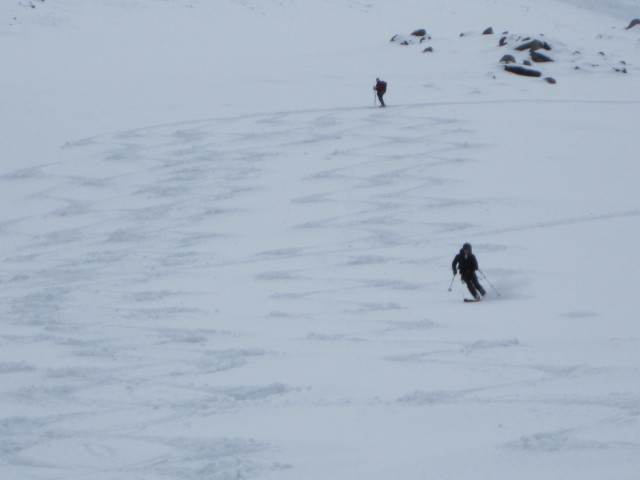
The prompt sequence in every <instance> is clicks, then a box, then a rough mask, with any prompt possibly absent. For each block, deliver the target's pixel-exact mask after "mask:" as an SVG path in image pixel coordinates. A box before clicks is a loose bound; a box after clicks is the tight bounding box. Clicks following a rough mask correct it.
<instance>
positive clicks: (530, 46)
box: [516, 40, 551, 52]
mask: <svg viewBox="0 0 640 480" xmlns="http://www.w3.org/2000/svg"><path fill="white" fill-rule="evenodd" d="M543 48H544V49H545V50H551V46H550V45H549V44H548V43H547V42H542V41H540V40H531V41H529V42H525V43H523V44H522V45H519V46H517V47H516V50H518V51H519V52H523V51H524V50H532V51H535V50H541V49H543Z"/></svg>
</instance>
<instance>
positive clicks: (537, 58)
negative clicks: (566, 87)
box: [530, 50, 553, 63]
mask: <svg viewBox="0 0 640 480" xmlns="http://www.w3.org/2000/svg"><path fill="white" fill-rule="evenodd" d="M530 55H531V60H533V61H534V62H538V63H543V62H553V59H552V58H550V57H547V56H546V55H543V54H542V53H540V52H536V51H535V50H532V51H531V53H530Z"/></svg>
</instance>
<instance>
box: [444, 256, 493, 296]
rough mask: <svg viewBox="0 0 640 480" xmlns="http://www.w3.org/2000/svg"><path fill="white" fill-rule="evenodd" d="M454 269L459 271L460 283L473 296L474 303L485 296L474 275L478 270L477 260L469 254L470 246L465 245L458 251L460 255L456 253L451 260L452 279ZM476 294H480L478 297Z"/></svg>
mask: <svg viewBox="0 0 640 480" xmlns="http://www.w3.org/2000/svg"><path fill="white" fill-rule="evenodd" d="M456 267H457V268H458V269H459V270H460V277H461V278H462V282H463V283H466V285H467V288H468V289H469V292H470V293H471V295H473V298H474V299H475V300H476V301H478V300H480V295H482V296H483V297H484V296H485V295H486V294H487V292H486V290H485V289H484V288H482V285H480V282H479V281H478V277H477V275H476V271H477V270H478V260H477V259H476V256H475V255H474V254H473V253H471V244H469V243H465V244H464V245H463V246H462V248H461V249H460V253H458V254H457V255H456V257H455V258H454V259H453V263H451V268H453V276H454V277H455V276H456V273H457V271H456ZM478 292H480V295H479V294H478Z"/></svg>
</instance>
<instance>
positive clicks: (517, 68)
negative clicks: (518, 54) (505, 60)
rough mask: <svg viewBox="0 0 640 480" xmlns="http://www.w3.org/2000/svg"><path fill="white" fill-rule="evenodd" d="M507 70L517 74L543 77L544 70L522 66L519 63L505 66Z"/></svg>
mask: <svg viewBox="0 0 640 480" xmlns="http://www.w3.org/2000/svg"><path fill="white" fill-rule="evenodd" d="M504 69H505V70H506V71H507V72H510V73H515V74H516V75H522V76H523V77H541V76H542V72H539V71H537V70H532V69H530V68H524V67H520V66H518V65H507V66H506V67H504Z"/></svg>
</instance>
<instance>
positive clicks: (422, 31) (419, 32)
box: [411, 28, 427, 37]
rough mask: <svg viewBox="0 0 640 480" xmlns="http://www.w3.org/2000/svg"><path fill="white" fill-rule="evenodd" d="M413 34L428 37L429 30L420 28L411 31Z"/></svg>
mask: <svg viewBox="0 0 640 480" xmlns="http://www.w3.org/2000/svg"><path fill="white" fill-rule="evenodd" d="M411 35H413V36H414V37H426V36H427V31H426V30H425V29H424V28H419V29H418V30H414V31H413V32H411Z"/></svg>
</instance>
